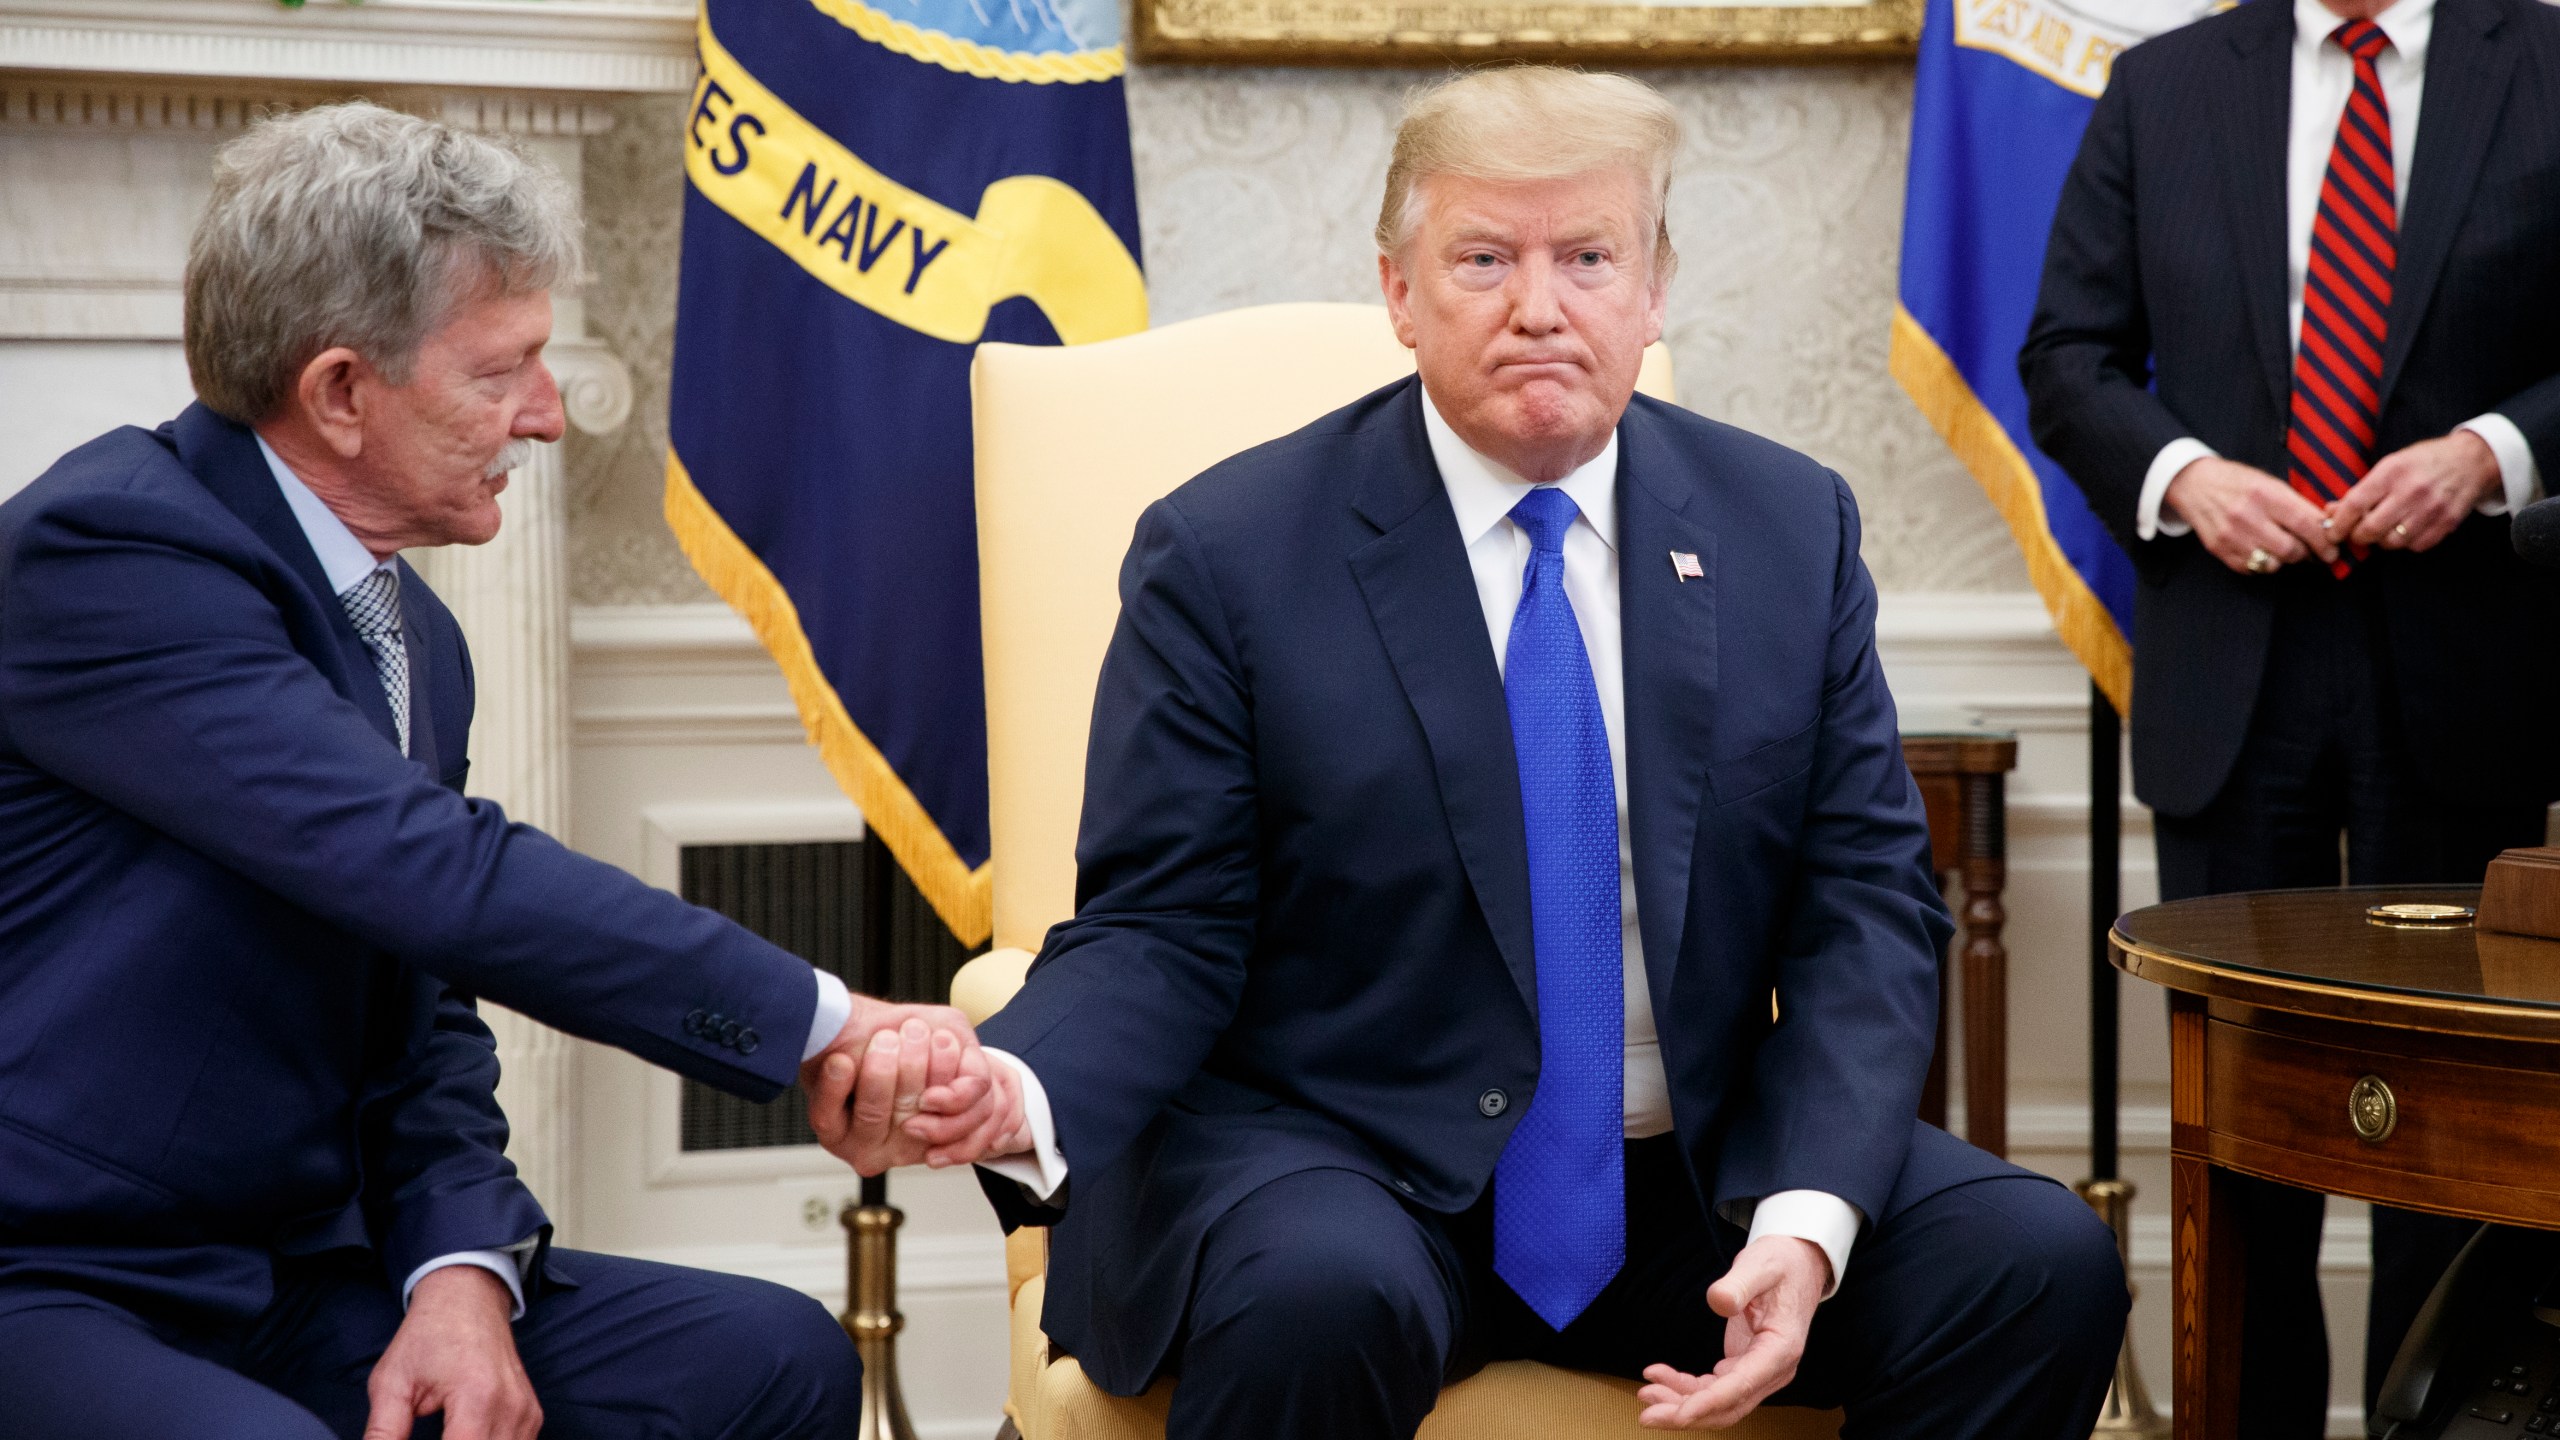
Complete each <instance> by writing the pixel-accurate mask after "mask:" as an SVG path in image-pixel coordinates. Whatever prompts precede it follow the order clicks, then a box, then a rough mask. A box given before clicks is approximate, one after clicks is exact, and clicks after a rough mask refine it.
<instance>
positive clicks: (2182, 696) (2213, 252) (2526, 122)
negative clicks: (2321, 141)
mask: <svg viewBox="0 0 2560 1440" xmlns="http://www.w3.org/2000/svg"><path fill="white" fill-rule="evenodd" d="M2293 38H2294V36H2293V7H2292V5H2291V4H2289V3H2287V0H2251V3H2249V4H2245V5H2240V6H2236V7H2234V8H2232V9H2229V10H2225V11H2223V12H2222V13H2220V14H2218V15H2214V16H2211V17H2209V18H2206V19H2203V20H2199V21H2197V22H2195V23H2194V24H2192V25H2187V26H2183V27H2181V28H2179V29H2176V30H2172V31H2169V32H2168V33H2166V34H2164V35H2161V36H2158V37H2157V38H2155V39H2151V40H2147V41H2145V42H2143V43H2142V44H2140V45H2137V46H2135V47H2134V48H2132V49H2131V50H2128V51H2126V52H2125V53H2124V54H2122V55H2120V56H2118V57H2116V60H2115V68H2114V73H2113V75H2112V76H2111V78H2110V79H2109V80H2108V82H2107V90H2106V93H2105V94H2104V95H2102V96H2100V97H2099V99H2098V105H2097V109H2096V110H2095V111H2094V112H2092V113H2091V115H2090V117H2089V128H2088V130H2087V132H2086V133H2085V134H2084V136H2083V137H2082V139H2081V144H2080V153H2079V157H2078V158H2077V159H2076V160H2075V161H2074V162H2073V164H2072V167H2071V175H2070V178H2069V179H2068V180H2067V181H2065V182H2064V184H2063V187H2062V195H2061V198H2060V200H2059V201H2058V203H2057V204H2056V207H2055V210H2054V216H2053V234H2052V239H2051V242H2050V243H2049V244H2048V245H2047V247H2046V249H2045V262H2044V278H2043V283H2042V288H2041V289H2040V291H2039V292H2038V294H2037V297H2036V312H2035V318H2034V321H2033V323H2032V325H2031V326H2030V328H2029V331H2028V334H2027V340H2026V345H2025V348H2024V349H2022V350H2021V351H2020V352H2019V356H2018V367H2019V371H2020V373H2021V375H2022V376H2023V377H2024V379H2025V382H2026V389H2027V407H2028V418H2029V421H2030V422H2031V424H2032V425H2033V427H2034V430H2035V438H2036V443H2037V444H2038V445H2041V446H2043V447H2044V451H2045V453H2046V454H2048V455H2050V456H2052V457H2053V458H2054V461H2055V462H2056V463H2057V464H2059V465H2061V466H2062V468H2063V469H2064V470H2066V471H2068V472H2069V473H2070V475H2071V478H2072V480H2073V481H2074V482H2076V483H2077V484H2078V485H2079V487H2080V489H2081V490H2082V492H2083V493H2085V494H2086V495H2087V496H2088V498H2089V508H2090V509H2092V510H2093V511H2095V512H2096V513H2097V515H2098V518H2099V519H2100V520H2102V521H2104V522H2105V523H2106V526H2107V528H2108V530H2109V531H2111V532H2112V533H2113V534H2114V535H2115V537H2116V543H2118V544H2119V545H2122V546H2123V547H2124V550H2125V553H2126V554H2127V555H2128V556H2130V557H2132V560H2133V566H2134V574H2135V578H2136V583H2135V586H2134V598H2133V612H2134V614H2133V628H2134V653H2135V655H2136V656H2137V657H2138V658H2137V660H2136V661H2135V667H2136V669H2135V678H2134V686H2133V716H2132V721H2133V783H2134V789H2135V791H2136V793H2138V794H2140V795H2141V797H2142V799H2143V800H2144V802H2145V803H2147V804H2149V805H2150V806H2151V807H2152V808H2153V809H2155V810H2158V811H2160V812H2162V813H2163V814H2167V815H2172V816H2186V815H2193V814H2195V813H2196V812H2198V811H2200V810H2202V809H2203V808H2204V807H2205V806H2207V805H2209V804H2211V803H2213V799H2214V797H2215V796H2216V795H2218V794H2220V793H2221V791H2222V788H2223V784H2224V782H2225V781H2226V780H2227V779H2229V777H2230V775H2231V771H2232V767H2233V766H2234V765H2235V764H2237V763H2238V761H2239V757H2240V750H2241V744H2242V742H2243V740H2244V739H2245V738H2246V737H2247V734H2248V729H2249V716H2250V713H2251V711H2252V710H2253V709H2255V707H2256V704H2257V698H2258V686H2259V682H2260V679H2261V677H2262V676H2264V675H2265V673H2266V669H2267V650H2268V646H2269V644H2270V643H2271V641H2272V638H2273V636H2274V634H2275V615H2276V596H2277V593H2278V591H2277V588H2276V587H2274V586H2271V585H2269V584H2268V583H2266V582H2265V581H2264V580H2263V579H2262V578H2260V577H2258V576H2253V575H2242V574H2238V573H2236V572H2234V571H2233V570H2232V569H2231V567H2229V566H2227V565H2225V564H2223V563H2222V561H2220V560H2219V559H2216V558H2215V557H2214V556H2213V555H2212V554H2211V553H2210V552H2208V551H2207V550H2206V549H2205V548H2204V542H2203V541H2201V540H2199V539H2197V538H2196V537H2195V536H2194V535H2192V534H2190V535H2182V536H2170V535H2162V536H2159V537H2157V538H2154V539H2151V540H2144V539H2141V538H2139V536H2138V535H2137V534H2136V529H2135V522H2136V517H2135V511H2136V509H2137V508H2138V503H2139V500H2140V497H2141V493H2142V482H2143V478H2144V476H2145V475H2146V474H2147V473H2148V472H2149V470H2150V468H2151V462H2152V459H2153V458H2154V457H2155V456H2157V455H2158V454H2159V453H2160V450H2161V447H2163V446H2165V445H2167V444H2168V443H2169V442H2170V441H2172V440H2176V439H2178V438H2179V437H2181V436H2189V435H2191V436H2194V437H2195V438H2197V439H2199V440H2202V441H2203V442H2204V443H2206V444H2207V445H2210V446H2212V447H2213V448H2214V449H2215V450H2216V451H2217V452H2219V453H2220V454H2222V455H2224V456H2226V457H2228V458H2230V459H2232V460H2236V461H2240V462H2242V463H2244V464H2248V465H2254V466H2256V467H2257V468H2259V469H2260V470H2263V471H2266V472H2267V473H2269V474H2271V475H2275V476H2278V477H2282V476H2283V475H2284V474H2285V473H2286V467H2287V465H2288V463H2289V462H2288V460H2287V452H2286V450H2285V434H2286V430H2287V428H2288V424H2289V421H2288V416H2289V415H2290V413H2291V408H2290V407H2291V406H2292V403H2293V335H2292V331H2293V322H2292V320H2291V319H2290V317H2289V315H2288V313H2287V310H2286V287H2287V280H2286V271H2285V267H2286V264H2287V260H2286V254H2285V246H2286V239H2285V237H2286V225H2287V223H2288V222H2287V217H2286V208H2285V207H2286V194H2285V164H2286V146H2287V137H2288V134H2289V132H2290V129H2291V121H2290V114H2291V109H2290V102H2291V97H2292V91H2293V58H2292V57H2293ZM2419 118H2421V119H2423V121H2424V122H2425V123H2423V124H2421V125H2419V126H2418V131H2417V154H2416V157H2415V158H2414V159H2413V160H2412V162H2411V164H2410V167H2409V196H2408V203H2407V205H2406V207H2405V209H2404V211H2403V213H2402V214H2401V216H2400V217H2399V218H2400V229H2399V248H2398V264H2397V268H2396V269H2395V270H2394V272H2393V276H2392V282H2391V309H2390V314H2389V316H2388V317H2387V320H2388V323H2387V325H2386V327H2385V334H2384V338H2383V354H2382V413H2381V430H2380V436H2379V441H2378V449H2377V453H2378V454H2381V455H2388V454H2390V453H2392V452H2393V451H2396V450H2400V449H2402V448H2405V447H2406V446H2408V445H2411V444H2413V443H2415V442H2417V441H2420V440H2429V439H2433V438H2435V437H2437V436H2440V435H2443V434H2445V433H2446V432H2447V431H2449V430H2451V429H2452V428H2453V427H2454V426H2456V425H2459V424H2461V423H2462V422H2464V421H2466V420H2469V419H2472V418H2473V417H2475V416H2478V415H2481V414H2483V413H2486V412H2489V411H2496V412H2497V413H2499V414H2501V415H2504V416H2506V417H2507V419H2509V420H2511V421H2513V422H2514V423H2515V426H2516V428H2517V429H2518V430H2520V431H2522V432H2523V433H2524V437H2525V440H2526V442H2527V443H2528V444H2529V445H2530V446H2531V447H2532V449H2533V453H2534V456H2535V459H2536V461H2537V462H2538V465H2539V468H2540V470H2541V472H2542V480H2543V485H2544V487H2545V488H2546V489H2550V488H2554V482H2555V480H2560V259H2555V257H2560V10H2555V9H2554V8H2553V7H2551V6H2549V5H2545V4H2542V3H2540V0H2437V3H2436V13H2435V29H2434V31H2433V35H2432V38H2431V39H2430V40H2429V41H2428V45H2427V84H2426V90H2425V95H2424V99H2423V101H2422V103H2421V107H2420V117H2419ZM2395 123H2408V117H2405V116H2404V117H2398V118H2397V119H2396V120H2395ZM2508 523H2509V522H2508V521H2507V519H2506V518H2505V517H2503V516H2486V515H2480V516H2473V517H2471V518H2469V519H2466V520H2464V521H2463V522H2462V523H2461V524H2460V525H2459V526H2457V527H2456V528H2455V529H2454V531H2453V533H2452V534H2451V535H2448V536H2446V537H2445V539H2444V540H2443V542H2442V543H2440V544H2438V545H2437V546H2436V547H2435V548H2434V549H2432V550H2429V551H2427V552H2426V553H2424V554H2417V553H2413V552H2408V551H2379V552H2376V554H2375V555H2374V557H2373V558H2372V559H2371V560H2370V561H2368V562H2367V564H2368V566H2369V568H2370V573H2369V576H2368V579H2369V583H2370V584H2371V585H2372V586H2373V587H2374V589H2375V591H2376V592H2377V593H2378V595H2379V597H2380V600H2381V603H2382V609H2383V616H2384V621H2383V630H2384V633H2385V635H2386V636H2387V641H2386V643H2387V645H2388V652H2389V653H2388V660H2389V664H2390V667H2391V668H2390V671H2389V674H2390V676H2391V679H2392V683H2391V686H2390V690H2391V693H2390V695H2389V697H2388V698H2389V699H2390V701H2391V702H2392V704H2393V706H2394V708H2395V709H2396V710H2397V712H2398V713H2397V716H2396V719H2397V720H2398V722H2399V726H2400V728H2401V730H2402V731H2403V732H2404V733H2405V735H2406V736H2407V739H2408V749H2409V753H2410V756H2411V757H2412V759H2413V760H2414V762H2415V769H2416V773H2417V777H2418V779H2419V780H2420V782H2421V783H2422V784H2424V785H2425V786H2426V788H2427V790H2428V791H2429V792H2430V793H2431V795H2432V798H2434V799H2435V800H2437V801H2439V802H2441V803H2446V804H2453V805H2512V804H2514V803H2516V802H2518V801H2522V802H2526V803H2532V802H2535V801H2545V800H2553V799H2560V749H2555V748H2553V747H2550V746H2545V745H2534V744H2524V743H2516V742H2515V741H2512V740H2510V739H2509V738H2508V737H2522V736H2526V735H2531V734H2534V733H2536V732H2537V731H2538V730H2539V729H2540V727H2541V726H2543V725H2544V724H2545V723H2547V721H2548V718H2549V717H2550V715H2551V714H2552V712H2553V710H2554V709H2555V708H2560V670H2555V669H2554V667H2552V666H2551V665H2550V664H2548V663H2547V662H2546V661H2545V659H2544V655H2545V653H2546V650H2547V647H2548V645H2549V643H2550V639H2549V637H2550V634H2551V630H2552V626H2553V625H2554V624H2555V623H2556V622H2560V579H2555V578H2554V577H2552V576H2550V575H2547V574H2544V573H2541V572H2538V571H2535V570H2533V569H2531V568H2529V567H2527V566H2526V565H2525V563H2524V562H2523V561H2521V560H2518V559H2517V558H2516V556H2515V552H2514V550H2513V549H2512V548H2511V546H2510V544H2509V541H2508V534H2507V528H2508Z"/></svg>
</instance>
